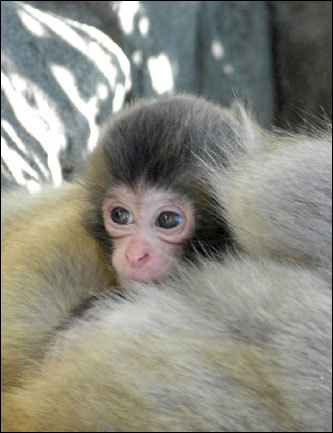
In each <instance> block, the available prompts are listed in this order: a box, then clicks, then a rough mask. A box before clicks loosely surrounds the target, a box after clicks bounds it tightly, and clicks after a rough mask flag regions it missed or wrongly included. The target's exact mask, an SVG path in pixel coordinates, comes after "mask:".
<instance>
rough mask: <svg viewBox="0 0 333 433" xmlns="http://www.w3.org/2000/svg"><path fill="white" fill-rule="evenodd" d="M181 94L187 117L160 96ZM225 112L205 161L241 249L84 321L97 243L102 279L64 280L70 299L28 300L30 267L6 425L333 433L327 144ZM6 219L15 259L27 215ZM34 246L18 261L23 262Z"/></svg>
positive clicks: (11, 341)
mask: <svg viewBox="0 0 333 433" xmlns="http://www.w3.org/2000/svg"><path fill="white" fill-rule="evenodd" d="M181 100H183V101H188V102H189V106H188V110H189V111H190V110H192V108H191V107H192V104H193V103H194V102H195V101H194V100H193V99H191V98H189V97H180V98H179V97H178V98H171V99H166V101H169V102H170V101H178V102H179V101H181ZM200 104H203V105H201V108H202V109H203V110H204V111H205V103H203V102H200ZM148 106H149V105H148ZM155 108H156V106H155ZM143 111H144V110H143ZM192 116H193V112H192ZM221 118H223V122H222V123H221V128H223V129H224V131H227V132H225V133H224V132H223V131H222V132H221V131H219V130H218V129H217V131H216V129H214V128H217V126H218V125H216V124H215V125H209V124H208V126H207V125H201V127H202V128H203V130H205V128H208V130H209V135H210V136H212V138H213V142H214V143H215V144H216V146H215V147H214V148H210V149H207V158H205V153H202V154H200V155H198V156H199V158H198V160H199V159H201V162H199V167H201V172H202V176H204V175H206V176H207V177H208V180H209V182H207V185H208V184H210V185H211V186H212V194H214V195H215V197H216V203H215V204H214V206H215V208H214V214H215V215H220V216H221V221H222V222H223V224H225V223H227V224H228V226H229V227H230V228H231V232H232V234H233V242H234V245H235V251H234V252H233V253H225V254H223V255H222V257H221V258H220V259H218V258H215V259H213V258H211V259H209V258H208V259H201V260H200V263H196V264H194V265H192V267H190V268H188V267H187V266H182V267H181V269H180V270H179V274H178V275H177V276H176V275H174V276H173V278H170V279H169V280H166V281H164V282H162V283H161V284H142V285H140V284H138V285H137V286H136V287H135V288H133V289H132V290H128V291H126V293H125V294H124V297H123V298H120V299H119V298H117V297H114V296H109V297H104V298H102V299H100V300H98V301H97V302H96V303H95V305H94V306H92V307H91V308H88V309H87V311H85V312H83V313H82V315H81V316H80V317H78V316H74V315H72V316H71V313H70V312H71V311H72V310H73V307H74V306H75V305H77V306H79V305H80V303H81V302H82V300H84V299H85V298H86V297H88V296H89V295H91V294H95V293H96V286H97V285H99V287H98V288H99V289H100V288H101V289H106V290H107V288H108V286H109V284H110V283H109V282H107V281H105V279H103V275H104V274H103V266H106V264H104V263H105V262H104V261H102V260H101V261H99V260H100V258H103V257H104V256H103V254H101V255H100V256H98V257H97V256H96V257H97V258H95V250H94V248H96V246H95V245H96V244H93V245H94V247H93V246H92V247H91V249H89V248H86V247H85V248H86V249H85V251H84V252H83V253H84V254H86V256H83V259H86V260H91V261H92V264H94V263H96V265H98V264H99V263H102V264H101V265H100V268H98V267H97V269H101V270H100V272H99V273H96V275H91V276H89V275H85V279H86V280H83V279H82V280H80V281H79V280H78V281H76V280H75V279H71V278H70V276H68V275H67V276H64V277H63V279H61V280H60V281H58V283H59V287H58V288H59V290H61V291H62V292H61V293H54V290H53V291H51V292H50V289H49V288H48V287H46V288H45V291H44V293H39V294H34V293H33V292H32V287H34V286H33V283H34V279H33V278H36V276H35V277H34V276H33V272H31V277H30V278H31V280H30V281H26V287H25V290H26V291H27V292H28V294H24V293H21V292H19V293H18V290H17V289H14V293H13V291H12V287H11V291H10V292H9V291H8V293H7V294H6V297H5V299H6V298H7V302H6V305H4V304H3V305H4V306H3V308H4V311H5V312H6V310H7V320H6V322H9V321H11V323H12V330H11V331H10V332H9V330H10V328H9V327H5V328H4V338H3V339H2V340H4V339H6V340H7V347H6V346H5V348H6V350H5V349H4V350H3V354H4V357H5V361H4V362H6V356H7V357H8V359H7V364H4V365H6V368H5V369H4V372H5V375H6V376H7V383H6V388H5V389H6V392H5V393H4V395H3V399H2V401H3V403H2V405H3V407H2V409H3V410H2V414H3V430H4V431H58V430H59V431H331V307H330V306H331V284H330V271H331V220H330V218H331V183H330V182H331V179H330V174H331V138H330V136H328V135H326V136H325V135H322V136H321V137H319V138H313V137H303V136H298V137H289V136H287V135H274V134H268V133H266V132H264V131H262V130H261V129H260V128H259V127H258V126H257V125H256V124H255V123H254V122H253V120H252V119H251V117H250V116H248V115H247V114H246V113H245V112H244V110H243V109H242V108H241V107H235V110H234V112H228V111H223V110H221ZM179 125H182V122H180V123H179ZM197 126H198V131H199V132H200V125H197ZM213 126H214V128H213ZM225 128H226V129H225ZM206 130H207V129H206ZM201 133H202V132H201ZM219 134H220V135H219ZM221 137H222V138H223V139H222V140H220V138H221ZM218 146H221V147H222V149H223V152H222V151H220V150H219V149H218ZM212 152H214V154H215V157H216V158H217V160H218V161H220V158H221V159H222V161H223V168H222V169H221V165H220V163H219V162H218V163H216V166H214V164H213V163H212V161H210V160H209V158H210V157H211V153H212ZM212 160H213V158H212ZM288 168H289V170H288ZM207 185H205V188H208V186H207ZM76 188H79V187H76ZM198 188H199V190H200V186H199V184H198ZM203 190H204V189H203ZM59 194H66V192H59ZM59 200H60V199H59ZM205 200H206V199H203V203H204V202H205ZM60 201H61V200H60ZM78 201H79V200H78ZM48 206H49V209H53V212H55V213H53V217H52V221H53V222H55V221H57V216H58V214H59V217H60V216H61V217H62V218H63V212H62V211H61V210H57V205H56V201H53V200H52V205H51V204H50V205H48ZM52 206H53V208H52ZM46 207H47V206H46ZM31 209H33V207H32V208H31ZM8 212H9V211H8ZM11 212H14V211H11ZM29 212H30V213H27V214H25V215H27V221H28V222H29V225H31V223H33V221H34V218H32V216H33V215H34V213H33V212H34V211H33V210H31V211H29ZM39 212H40V209H39ZM74 214H75V213H74ZM21 217H22V216H21ZM72 217H73V215H68V217H67V220H66V221H65V222H62V223H61V224H60V223H59V225H60V226H63V225H64V223H67V224H69V222H68V221H70V219H71V218H72ZM6 218H7V217H6V215H5V216H4V219H5V226H6V225H7V227H8V229H7V230H8V236H7V239H6V238H5V236H3V238H5V239H4V242H5V248H6V249H7V253H6V255H5V257H3V260H4V259H5V260H8V262H7V263H8V264H10V260H13V259H14V257H13V258H12V259H11V254H13V256H14V252H12V253H11V254H10V248H11V247H10V245H11V242H10V240H11V238H10V236H9V235H11V236H13V234H12V233H13V231H14V230H15V225H18V224H19V222H17V221H15V213H12V216H10V213H8V218H7V221H6ZM76 221H77V220H76ZM20 224H22V223H20ZM36 225H37V222H36ZM79 227H80V226H78V227H76V230H78V231H79V233H78V234H79V235H83V236H88V235H87V234H86V232H85V231H84V230H83V229H81V228H79ZM32 229H33V227H32ZM5 233H6V228H5V231H4V234H5ZM221 233H222V232H221ZM89 239H90V238H89ZM26 241H27V239H26V238H24V239H22V242H21V244H19V251H17V249H18V247H17V245H16V251H15V258H16V261H17V260H18V253H20V255H21V254H22V259H24V260H27V257H28V255H27V251H28V250H29V248H28V246H27V247H26V248H24V243H25V242H26ZM222 241H223V238H222V234H221V238H220V242H222ZM16 242H18V239H16ZM82 242H83V240H82ZM6 244H7V245H6ZM209 245H210V244H209V243H208V244H207V246H209ZM216 245H217V244H216V243H215V244H214V249H216V248H217V246H218V245H217V246H216ZM66 248H67V249H68V250H67V249H66V255H67V256H68V257H71V251H70V248H71V247H70V245H68V247H66ZM73 249H74V247H73ZM22 250H23V251H22ZM29 251H30V253H29V254H31V253H32V252H31V250H29ZM6 256H7V258H6ZM83 262H84V260H82V263H83ZM3 265H4V269H6V264H5V262H4V261H3ZM7 268H8V265H7ZM32 269H33V268H32ZM104 269H105V268H104ZM8 270H9V271H10V267H9V268H8ZM84 270H85V269H84V266H82V268H80V267H79V269H78V272H81V273H83V275H84ZM50 271H51V273H52V272H55V273H56V272H57V269H56V268H53V269H50ZM51 277H52V274H51V275H50V276H49V278H51ZM66 277H67V278H66ZM58 278H59V277H58ZM97 278H100V280H98V279H97ZM77 279H78V276H77ZM12 281H13V280H12ZM83 282H84V284H85V285H84V288H83V289H82V285H81V287H80V283H81V284H82V283H83ZM80 289H81V291H80ZM21 290H23V289H21ZM82 290H84V293H83V294H82ZM67 292H69V293H67ZM38 296H39V298H42V302H40V301H39V303H40V304H42V305H39V304H38V305H34V304H33V302H32V301H33V300H37V299H38ZM51 296H52V298H51ZM22 299H23V301H22ZM27 300H28V302H27ZM17 302H20V305H16V303H17ZM64 302H66V305H65V306H63V305H61V306H60V307H59V305H58V304H61V303H64ZM54 304H55V305H56V306H57V308H58V309H59V310H60V312H57V314H56V313H55V311H54V309H55V307H54V306H53V305H54ZM60 313H61V314H60ZM32 318H33V319H34V321H35V323H34V326H33V329H32V331H34V332H32V336H31V337H30V335H29V336H27V335H23V333H22V332H23V331H22V330H21V329H20V326H18V324H19V322H20V321H21V322H22V321H24V320H26V321H27V323H29V320H30V321H31V319H32ZM66 318H67V321H66V320H65V319H66ZM37 319H38V322H37ZM14 325H16V327H15V326H14ZM17 329H18V330H19V332H20V333H21V334H20V335H15V332H17V331H16V330H17ZM29 332H31V330H29ZM27 338H29V341H30V342H31V343H29V344H32V347H31V351H30V352H29V351H28V348H27V347H26V346H27V340H26V339H27ZM5 344H6V343H5ZM8 347H9V349H10V350H8ZM10 353H11V357H9V356H8V354H10ZM18 360H22V364H19V362H18ZM34 360H37V361H39V362H37V363H36V364H35V365H33V366H31V368H29V364H30V365H31V362H32V361H34ZM12 366H14V367H12ZM23 366H24V369H23Z"/></svg>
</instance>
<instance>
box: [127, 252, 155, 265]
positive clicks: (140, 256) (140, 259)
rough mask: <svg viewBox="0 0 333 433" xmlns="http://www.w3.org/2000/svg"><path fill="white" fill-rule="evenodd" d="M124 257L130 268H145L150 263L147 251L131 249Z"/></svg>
mask: <svg viewBox="0 0 333 433" xmlns="http://www.w3.org/2000/svg"><path fill="white" fill-rule="evenodd" d="M125 256H126V259H127V261H128V262H129V263H130V265H131V266H135V267H138V268H140V267H142V266H145V265H146V264H147V263H148V262H149V261H150V253H149V251H147V249H142V248H135V247H132V248H129V249H128V250H127V251H126V254H125Z"/></svg>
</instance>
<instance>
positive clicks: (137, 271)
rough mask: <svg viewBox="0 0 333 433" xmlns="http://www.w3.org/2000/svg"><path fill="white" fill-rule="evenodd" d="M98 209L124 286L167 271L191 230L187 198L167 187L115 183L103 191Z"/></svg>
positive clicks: (119, 277) (188, 237) (189, 204)
mask: <svg viewBox="0 0 333 433" xmlns="http://www.w3.org/2000/svg"><path fill="white" fill-rule="evenodd" d="M102 211H103V220H104V225H105V229H106V231H107V232H108V234H109V235H110V237H111V239H112V244H113V253H112V264H113V266H114V268H115V270H116V272H117V275H118V279H119V282H121V284H122V285H123V286H124V287H129V286H130V285H131V283H132V282H133V281H141V282H142V281H151V280H156V279H157V278H159V277H161V276H163V275H165V274H166V273H168V272H169V271H170V269H171V267H172V265H173V263H174V261H175V260H176V259H177V257H179V256H180V255H181V254H182V251H183V246H184V244H185V243H186V242H187V241H188V240H189V239H190V238H191V236H192V234H193V232H194V226H195V224H194V223H195V221H194V209H193V206H192V205H191V203H190V201H189V200H187V199H184V198H183V197H180V196H179V195H177V194H174V193H172V192H169V191H167V190H162V189H156V188H149V187H144V186H142V185H141V186H138V187H137V188H134V189H133V188H130V187H128V186H125V185H121V186H117V187H115V188H113V189H112V190H110V191H109V192H108V193H107V194H106V197H105V199H104V201H103V206H102Z"/></svg>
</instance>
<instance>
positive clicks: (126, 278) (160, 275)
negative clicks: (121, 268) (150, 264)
mask: <svg viewBox="0 0 333 433" xmlns="http://www.w3.org/2000/svg"><path fill="white" fill-rule="evenodd" d="M147 274H148V273H136V275H120V274H118V277H117V280H118V284H119V286H120V287H121V288H123V289H130V290H131V289H136V288H138V287H140V285H142V284H145V283H147V284H150V283H158V282H160V281H163V279H164V278H165V277H166V276H167V275H168V272H167V271H165V272H161V271H159V272H154V273H153V272H150V273H149V274H150V275H147Z"/></svg>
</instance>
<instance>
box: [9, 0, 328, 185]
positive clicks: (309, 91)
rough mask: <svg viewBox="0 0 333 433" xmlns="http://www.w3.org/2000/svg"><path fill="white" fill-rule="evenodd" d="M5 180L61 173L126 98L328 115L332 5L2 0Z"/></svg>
mask: <svg viewBox="0 0 333 433" xmlns="http://www.w3.org/2000/svg"><path fill="white" fill-rule="evenodd" d="M1 12H2V15H1V33H2V38H1V39H2V48H1V68H2V104H1V116H2V132H1V134H2V162H1V176H2V186H3V187H12V186H15V185H23V186H25V187H27V188H28V189H29V190H31V191H34V190H37V189H38V187H39V185H40V184H41V183H43V182H53V183H55V184H59V183H61V181H62V180H63V179H70V178H71V176H72V174H73V172H74V171H75V170H76V169H78V168H79V167H80V165H81V164H82V162H83V161H84V160H85V158H86V155H87V153H89V152H90V151H91V150H92V148H93V147H94V145H95V144H96V139H97V136H98V131H99V128H100V125H101V124H102V123H103V122H104V121H105V119H106V118H107V117H108V116H110V115H112V112H115V111H118V110H119V109H121V108H122V107H123V105H124V104H125V102H127V101H130V100H132V99H136V98H138V97H152V96H158V95H162V94H165V93H171V94H173V93H176V92H179V91H186V92H193V93H196V94H199V95H203V96H206V97H208V98H209V99H211V100H213V101H216V102H218V103H220V104H221V105H229V104H230V102H231V100H232V99H233V98H234V97H235V96H238V97H241V98H243V99H245V100H247V101H248V102H249V103H250V105H251V106H252V108H253V110H254V111H255V113H256V116H257V117H258V119H259V120H260V122H261V123H262V124H263V125H264V126H270V125H272V124H273V125H276V126H283V127H287V128H289V129H295V128H298V127H299V126H303V127H304V125H305V126H307V122H308V121H310V122H311V124H316V123H320V121H321V119H322V118H323V117H324V115H326V116H327V117H330V116H331V106H332V103H331V98H332V81H331V77H332V3H331V2H326V1H307V2H305V1H297V2H292V1H290V2H288V1H285V2H278V1H276V2H275V1H271V2H265V1H263V2H259V1H258V2H255V1H252V2H246V1H245V2H244V1H240V2H237V1H223V2H222V1H221V2H216V1H177V2H172V3H171V2H168V1H141V2H139V1H123V2H121V1H75V2H74V1H67V2H65V1H43V2H39V1H26V2H14V1H2V2H1Z"/></svg>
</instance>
